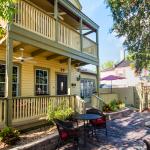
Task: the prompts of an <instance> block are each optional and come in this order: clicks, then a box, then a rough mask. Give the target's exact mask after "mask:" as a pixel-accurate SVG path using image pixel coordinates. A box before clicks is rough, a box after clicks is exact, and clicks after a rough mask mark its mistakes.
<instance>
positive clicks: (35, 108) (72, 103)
mask: <svg viewBox="0 0 150 150" xmlns="http://www.w3.org/2000/svg"><path fill="white" fill-rule="evenodd" d="M6 101H7V99H2V98H0V125H1V126H3V124H4V119H5V118H4V116H5V114H4V113H5V110H4V108H5V106H4V105H5V102H6ZM12 101H13V106H12V107H13V112H12V123H13V125H16V124H19V125H22V124H23V122H26V123H27V122H30V121H34V119H36V120H38V119H41V118H43V119H46V116H47V111H48V107H49V105H50V107H52V110H53V109H54V108H55V107H56V106H59V105H60V104H61V103H62V102H64V103H65V105H66V106H67V107H70V108H72V109H73V110H74V111H75V112H78V113H84V112H85V102H84V101H83V100H82V99H81V98H79V97H78V96H75V95H72V96H69V95H65V96H36V97H14V98H13V99H12Z"/></svg>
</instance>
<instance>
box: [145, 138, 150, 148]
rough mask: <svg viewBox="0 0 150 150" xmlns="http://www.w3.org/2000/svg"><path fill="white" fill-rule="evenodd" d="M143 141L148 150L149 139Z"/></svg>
mask: <svg viewBox="0 0 150 150" xmlns="http://www.w3.org/2000/svg"><path fill="white" fill-rule="evenodd" d="M144 143H145V144H146V146H147V150H150V140H146V139H145V140H144Z"/></svg>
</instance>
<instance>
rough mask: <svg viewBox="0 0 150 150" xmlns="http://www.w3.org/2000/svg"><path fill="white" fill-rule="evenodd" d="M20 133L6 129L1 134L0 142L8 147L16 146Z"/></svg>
mask: <svg viewBox="0 0 150 150" xmlns="http://www.w3.org/2000/svg"><path fill="white" fill-rule="evenodd" d="M19 135H20V133H19V132H18V130H15V129H12V128H10V127H5V128H4V129H3V130H2V131H1V132H0V140H1V141H2V142H4V143H6V144H8V145H14V144H16V142H17V141H19V139H20V137H19Z"/></svg>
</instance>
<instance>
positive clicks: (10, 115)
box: [0, 0, 99, 125]
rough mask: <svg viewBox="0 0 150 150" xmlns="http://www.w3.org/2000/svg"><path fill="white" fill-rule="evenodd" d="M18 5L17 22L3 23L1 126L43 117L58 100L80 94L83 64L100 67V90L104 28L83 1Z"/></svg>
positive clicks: (38, 0)
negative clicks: (101, 30) (100, 39)
mask: <svg viewBox="0 0 150 150" xmlns="http://www.w3.org/2000/svg"><path fill="white" fill-rule="evenodd" d="M15 7H16V13H15V15H14V18H13V22H12V23H6V22H4V21H2V20H1V21H0V23H1V25H3V26H6V27H7V34H6V36H4V37H3V38H2V39H1V40H0V43H1V45H0V97H1V98H0V124H6V125H12V124H13V125H16V124H19V123H20V124H21V122H22V123H23V122H26V123H27V122H28V121H29V120H30V121H31V120H33V119H35V118H36V119H39V117H41V116H43V115H45V114H46V112H47V107H48V104H49V101H51V100H52V99H53V100H54V101H57V102H58V99H59V101H61V100H62V99H67V98H68V96H67V95H70V97H71V96H73V95H75V94H76V95H80V80H78V77H79V75H80V72H79V71H78V69H77V68H78V67H80V66H83V65H87V64H92V65H95V66H97V87H99V71H98V70H99V49H98V47H99V44H98V29H99V26H98V25H97V24H96V23H95V22H93V21H92V20H91V19H90V18H89V17H87V16H86V15H85V14H84V13H82V11H81V9H82V6H81V4H80V3H79V1H78V0H42V1H41V0H20V1H18V3H16V4H15ZM90 34H95V37H96V38H95V39H96V40H95V41H93V40H92V39H90V38H89V35H90ZM97 90H99V88H97ZM98 93H99V92H98ZM60 95H63V96H60ZM54 105H57V103H55V104H54ZM74 107H76V106H74Z"/></svg>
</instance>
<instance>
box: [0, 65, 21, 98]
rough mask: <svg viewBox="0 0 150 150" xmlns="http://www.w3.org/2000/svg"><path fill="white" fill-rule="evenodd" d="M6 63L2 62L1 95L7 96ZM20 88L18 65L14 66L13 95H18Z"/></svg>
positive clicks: (0, 72)
mask: <svg viewBox="0 0 150 150" xmlns="http://www.w3.org/2000/svg"><path fill="white" fill-rule="evenodd" d="M5 69H6V67H5V65H4V64H0V97H4V96H5ZM18 89H19V69H18V66H13V77H12V96H18Z"/></svg>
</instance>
